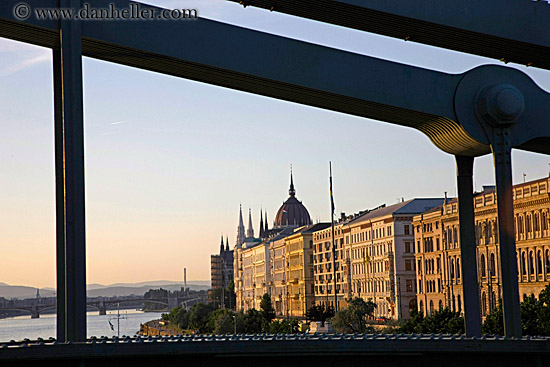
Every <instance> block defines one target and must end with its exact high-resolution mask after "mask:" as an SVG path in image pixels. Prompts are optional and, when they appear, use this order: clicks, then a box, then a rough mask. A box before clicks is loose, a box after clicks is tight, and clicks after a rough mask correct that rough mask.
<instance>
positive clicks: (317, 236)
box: [313, 214, 352, 310]
mask: <svg viewBox="0 0 550 367" xmlns="http://www.w3.org/2000/svg"><path fill="white" fill-rule="evenodd" d="M346 221H347V219H346V217H345V215H344V214H342V217H341V218H340V220H339V221H338V222H336V223H335V225H334V245H335V251H334V252H335V254H336V256H335V257H334V258H333V251H332V226H331V225H330V224H329V225H328V226H327V227H326V228H322V229H320V230H318V231H315V232H314V233H313V274H314V275H313V276H314V296H315V304H317V305H324V306H325V307H329V306H330V307H334V309H336V310H340V309H342V308H344V307H345V305H346V299H347V298H350V297H351V295H352V294H351V287H350V284H351V273H350V262H349V258H344V256H343V254H344V235H343V231H342V227H343V225H344V223H346ZM335 276H336V303H335V294H334V290H335V288H334V277H335Z"/></svg>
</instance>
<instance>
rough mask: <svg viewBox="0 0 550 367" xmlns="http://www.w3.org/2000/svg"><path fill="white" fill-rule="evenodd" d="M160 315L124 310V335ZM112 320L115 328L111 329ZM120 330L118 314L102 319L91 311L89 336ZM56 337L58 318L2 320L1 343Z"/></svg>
mask: <svg viewBox="0 0 550 367" xmlns="http://www.w3.org/2000/svg"><path fill="white" fill-rule="evenodd" d="M160 315H161V313H160V312H142V311H136V310H121V311H120V320H119V322H120V336H122V335H134V334H136V333H137V332H138V331H139V325H140V324H144V323H146V322H147V321H150V320H155V319H159V318H160ZM109 321H110V322H111V324H112V325H113V328H114V330H112V329H111V326H110V325H109ZM117 329H118V323H117V312H116V311H108V312H107V315H103V316H99V315H98V312H97V311H94V312H88V337H91V336H98V337H99V336H116V335H117ZM49 337H55V315H54V314H52V315H40V318H39V319H31V317H30V316H19V317H10V318H7V319H0V342H6V341H10V340H16V341H17V340H23V339H25V338H28V339H37V338H43V339H48V338H49Z"/></svg>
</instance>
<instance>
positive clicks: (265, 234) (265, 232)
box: [264, 210, 269, 237]
mask: <svg viewBox="0 0 550 367" xmlns="http://www.w3.org/2000/svg"><path fill="white" fill-rule="evenodd" d="M264 225H265V227H264V236H265V237H267V231H268V230H269V229H268V227H267V210H266V212H265V222H264Z"/></svg>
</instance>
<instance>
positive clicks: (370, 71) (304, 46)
mask: <svg viewBox="0 0 550 367" xmlns="http://www.w3.org/2000/svg"><path fill="white" fill-rule="evenodd" d="M16 3H18V1H17V0H9V1H4V2H2V3H1V4H0V21H1V22H2V23H1V26H0V36H4V37H10V38H15V39H21V40H24V41H26V42H30V43H34V44H41V45H45V46H48V47H55V45H56V42H55V41H56V37H55V34H56V32H57V26H56V24H55V22H51V21H38V20H36V19H34V18H33V17H31V18H29V19H28V20H27V21H25V22H19V21H16V20H14V17H13V14H12V8H13V6H14V5H15V4H16ZM108 3H109V2H108V1H103V0H101V1H100V0H98V1H97V2H94V6H98V7H100V6H107V4H108ZM114 3H115V4H116V6H117V7H119V8H123V7H128V4H129V2H128V1H123V0H119V1H114ZM29 4H30V5H31V8H34V7H47V6H50V5H51V6H53V5H54V4H55V1H53V0H42V1H40V0H34V1H29ZM37 27H40V28H37ZM82 37H83V43H82V52H83V55H85V56H91V57H95V58H98V59H102V60H107V61H112V62H117V63H120V64H124V65H129V66H135V67H139V68H143V69H147V70H153V71H157V72H162V73H166V74H170V75H174V76H179V77H184V78H188V79H192V80H198V81H202V82H206V83H211V84H215V85H220V86H225V87H229V88H233V89H238V90H243V91H247V92H252V93H256V94H261V95H266V96H270V97H275V98H279V99H284V100H288V101H293V102H298V103H302V104H307V105H311V106H316V107H321V108H325V109H329V110H333V111H340V112H344V113H348V114H353V115H357V116H362V117H369V118H373V119H377V120H381V121H387V122H391V123H395V124H399V125H402V126H409V127H414V128H416V129H418V130H420V131H422V132H424V133H426V134H427V135H428V136H429V137H430V138H431V139H432V141H433V142H434V143H435V144H436V145H437V146H438V147H439V148H440V149H442V150H444V151H446V152H448V153H451V154H459V155H470V156H479V155H483V154H487V153H490V148H489V142H488V140H487V138H486V136H485V135H484V133H483V129H481V128H480V126H479V124H478V123H477V122H476V121H475V120H473V121H470V120H469V118H468V116H466V118H465V119H463V118H461V116H462V115H464V114H467V113H468V111H462V110H461V109H457V108H455V102H460V101H455V98H454V96H455V93H460V92H461V91H460V89H462V79H464V77H465V76H466V75H468V74H469V73H474V74H476V76H475V77H473V78H469V81H470V85H468V87H467V89H468V90H473V93H474V96H473V97H475V91H476V90H477V88H479V87H480V86H479V85H471V84H472V81H474V82H476V81H477V82H483V84H486V83H487V82H486V81H485V80H487V81H489V82H490V81H491V76H492V75H501V74H502V75H504V76H507V77H508V78H509V79H511V80H512V82H517V83H519V84H522V85H521V86H518V88H520V89H521V88H524V89H528V90H526V91H525V92H524V93H525V94H526V95H529V100H530V101H531V102H530V105H529V106H526V110H525V120H526V121H528V122H527V123H529V122H531V121H540V120H541V119H543V120H544V118H545V116H548V114H550V104H548V103H546V104H545V103H544V101H545V100H547V99H548V94H547V93H546V92H544V91H542V90H540V88H538V87H537V86H536V85H535V84H534V83H533V82H532V81H531V80H530V78H528V77H527V76H526V75H525V74H523V73H521V72H519V71H516V70H511V69H509V68H505V67H502V68H500V67H497V66H486V67H482V68H479V69H474V70H473V71H470V72H466V73H463V74H457V75H451V74H446V73H441V72H435V71H430V70H426V69H422V68H417V67H412V66H408V65H403V64H399V63H395V62H389V61H384V60H380V59H376V58H372V57H367V56H362V55H358V54H354V53H350V52H345V51H341V50H336V49H332V48H329V47H323V46H318V45H313V44H309V43H306V42H301V41H296V40H292V39H288V38H285V37H280V36H275V35H270V34H266V33H262V32H257V31H252V30H248V29H245V28H241V27H236V26H231V25H227V24H223V23H220V22H215V21H211V20H206V19H199V20H196V21H181V22H174V21H171V22H168V21H116V20H113V21H101V22H95V21H86V22H82ZM342 65H345V67H342ZM478 76H480V77H478ZM484 79H485V80H484ZM462 94H466V93H462ZM467 103H471V101H467ZM466 110H471V104H470V105H468V106H467V108H466ZM516 130H517V131H514V141H513V142H512V143H513V146H514V147H519V148H521V149H526V150H533V151H538V152H544V153H550V144H546V143H547V142H546V141H545V142H544V143H541V142H538V143H536V144H535V143H533V139H535V140H536V139H537V138H539V137H540V136H541V135H543V136H544V137H546V138H548V137H550V131H547V130H549V129H548V128H547V127H545V128H544V129H542V131H541V129H540V124H538V123H537V129H536V130H537V131H534V130H532V129H531V126H530V127H529V128H527V127H526V128H523V127H521V128H519V129H516ZM529 132H531V134H529ZM541 133H542V134H541Z"/></svg>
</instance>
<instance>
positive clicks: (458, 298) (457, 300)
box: [456, 294, 462, 312]
mask: <svg viewBox="0 0 550 367" xmlns="http://www.w3.org/2000/svg"><path fill="white" fill-rule="evenodd" d="M456 303H457V306H458V312H462V303H461V302H460V294H459V295H457V296H456Z"/></svg>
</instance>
